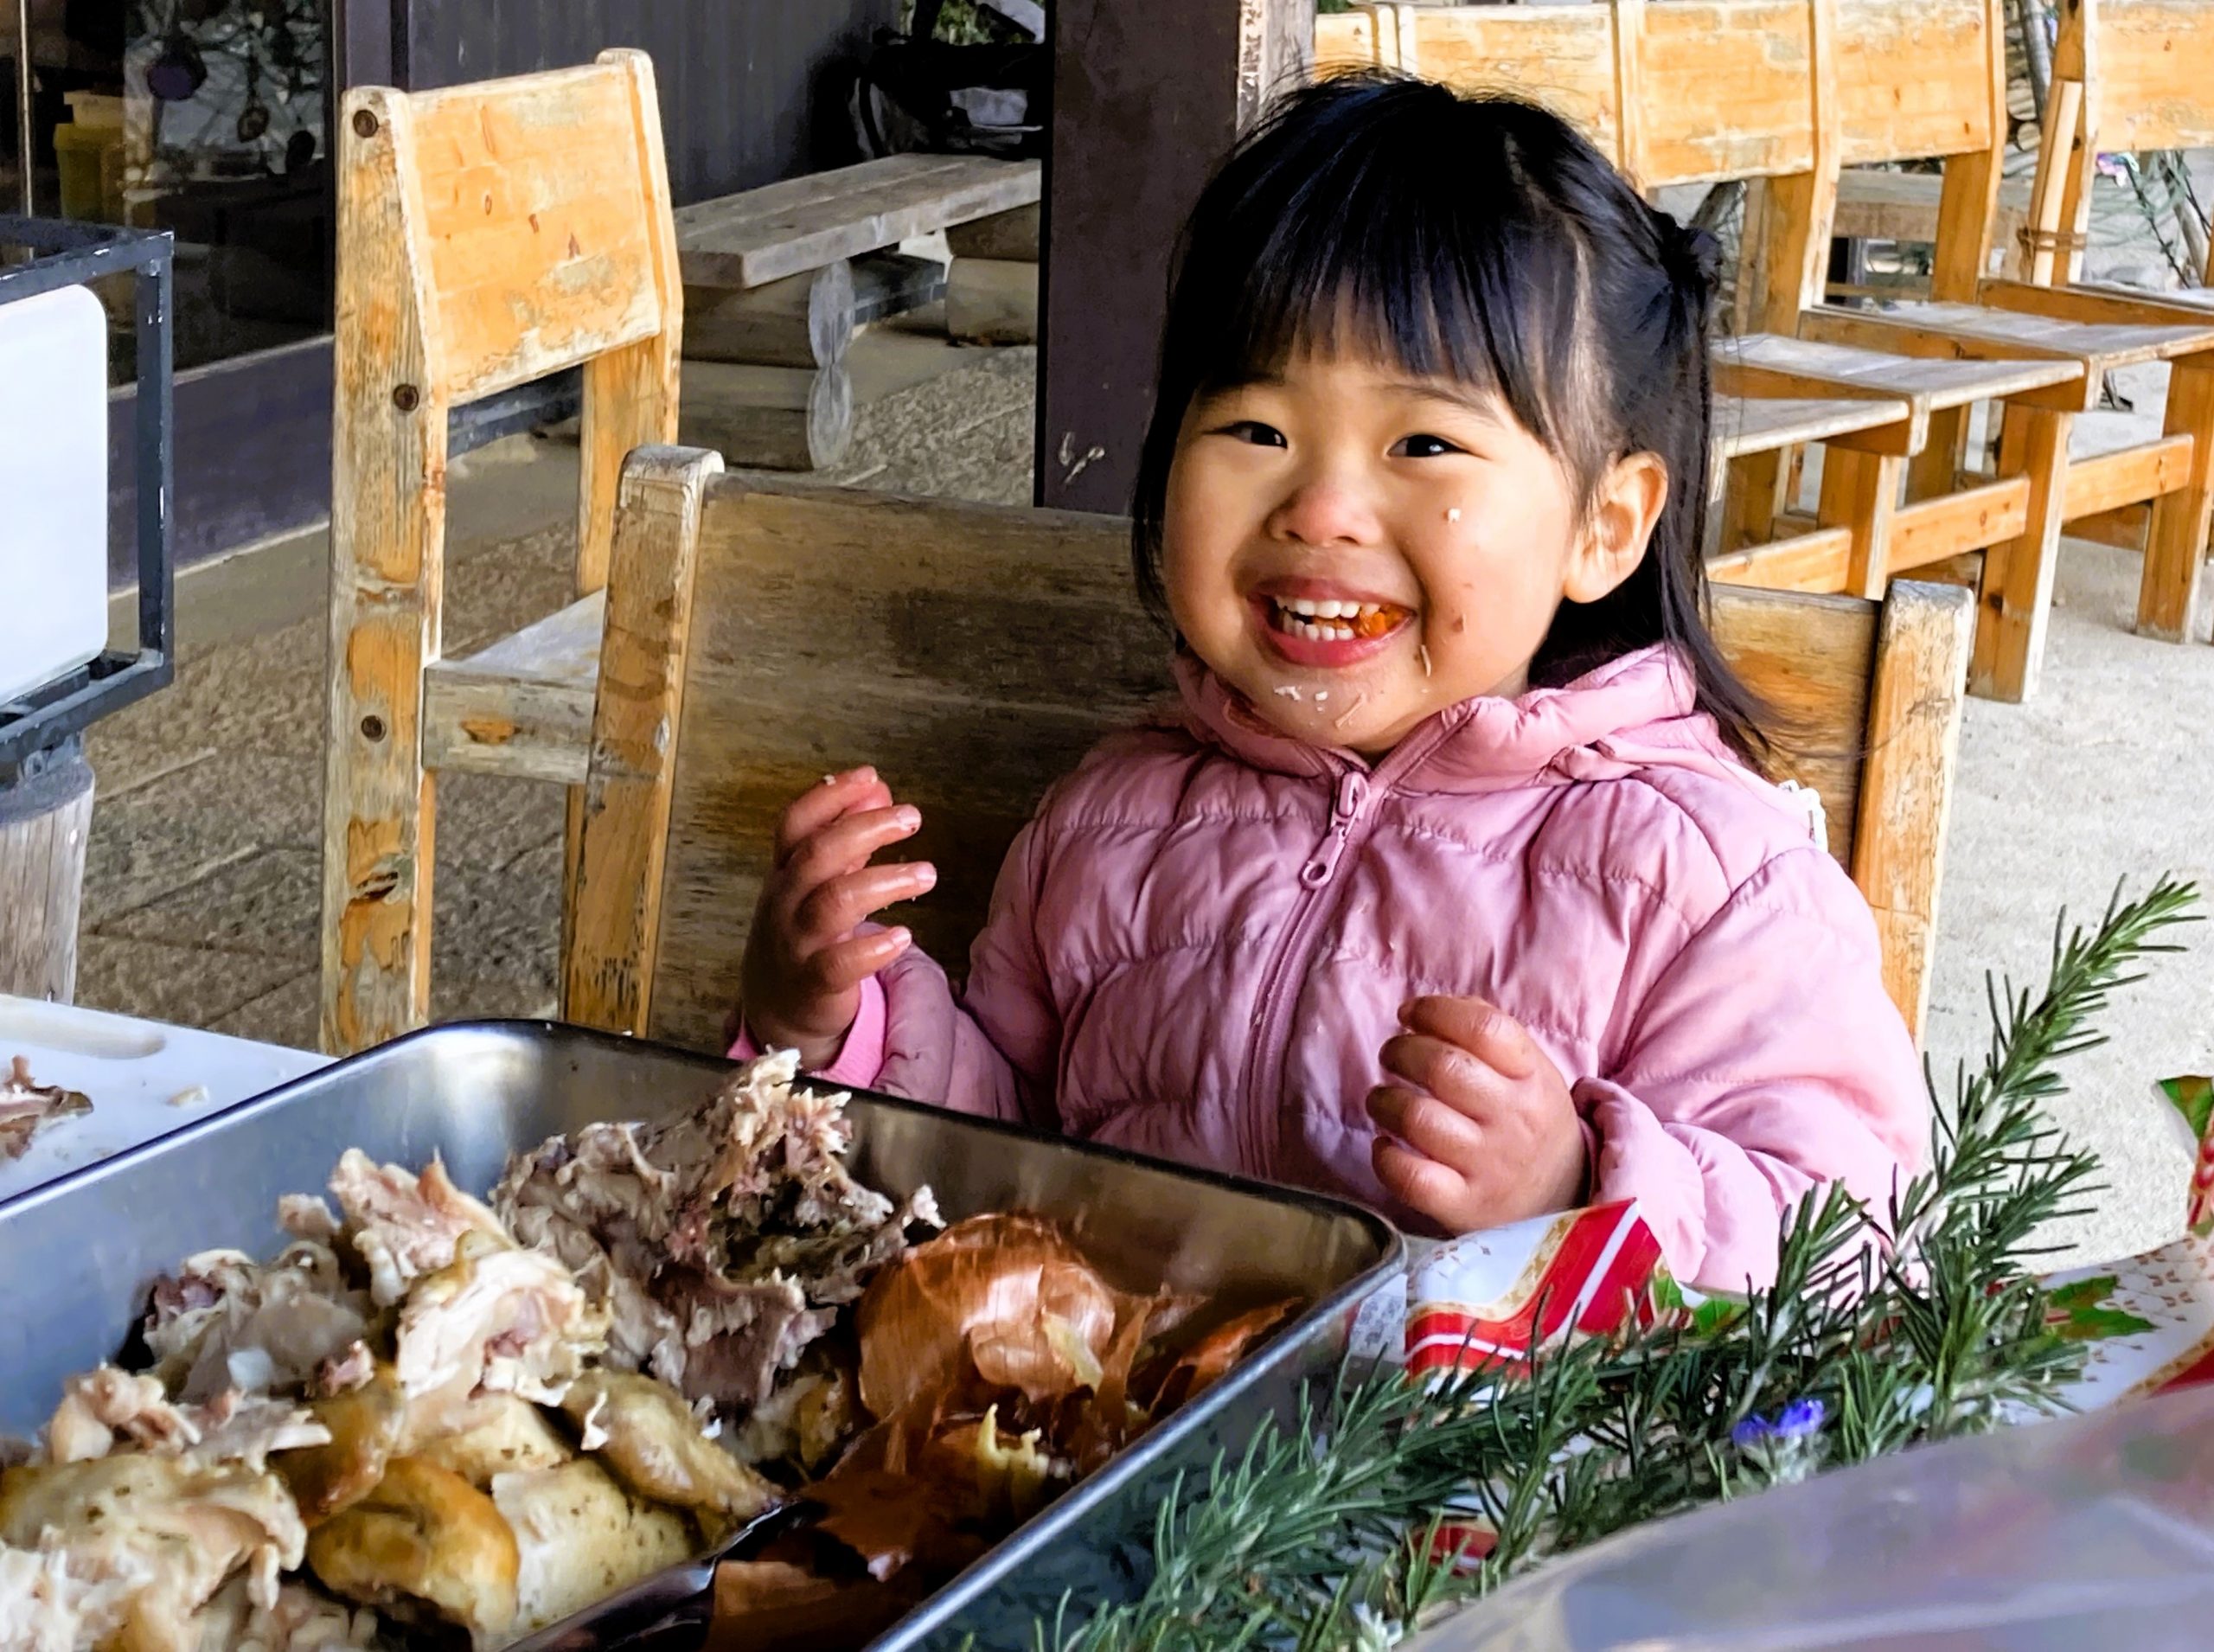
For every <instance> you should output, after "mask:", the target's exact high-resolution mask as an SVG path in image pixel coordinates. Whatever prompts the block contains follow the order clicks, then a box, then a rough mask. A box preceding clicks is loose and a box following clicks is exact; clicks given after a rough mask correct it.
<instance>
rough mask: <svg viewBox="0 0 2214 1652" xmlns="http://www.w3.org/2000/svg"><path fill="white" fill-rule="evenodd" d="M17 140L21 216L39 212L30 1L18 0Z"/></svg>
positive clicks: (27, 216)
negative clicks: (35, 192)
mask: <svg viewBox="0 0 2214 1652" xmlns="http://www.w3.org/2000/svg"><path fill="white" fill-rule="evenodd" d="M16 143H17V144H18V145H19V146H20V148H21V151H22V183H21V185H20V186H19V193H20V194H21V195H22V215H23V216H24V217H26V218H29V217H31V216H33V215H35V213H36V211H37V206H38V203H37V202H35V201H34V200H33V199H32V198H31V0H16Z"/></svg>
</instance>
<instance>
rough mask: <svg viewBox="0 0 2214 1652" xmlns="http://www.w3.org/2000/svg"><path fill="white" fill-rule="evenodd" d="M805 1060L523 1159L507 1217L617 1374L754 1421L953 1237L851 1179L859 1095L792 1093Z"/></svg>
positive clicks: (784, 1059)
mask: <svg viewBox="0 0 2214 1652" xmlns="http://www.w3.org/2000/svg"><path fill="white" fill-rule="evenodd" d="M797 1073H798V1064H797V1059H796V1058H795V1057H793V1056H791V1055H790V1054H789V1053H785V1054H780V1055H775V1056H770V1057H765V1058H764V1059H763V1060H758V1061H755V1062H752V1063H750V1064H749V1065H748V1066H745V1067H744V1068H741V1069H740V1070H739V1072H738V1073H736V1074H735V1075H734V1076H733V1078H732V1079H731V1081H730V1083H729V1084H728V1085H726V1087H725V1088H724V1089H723V1091H722V1092H721V1093H720V1094H719V1095H718V1096H717V1097H716V1098H715V1099H714V1101H713V1103H712V1104H711V1105H708V1106H707V1107H706V1108H703V1109H699V1110H695V1111H691V1112H688V1113H683V1114H680V1115H678V1116H676V1117H672V1118H669V1119H667V1120H664V1121H662V1122H661V1123H658V1124H588V1125H586V1126H585V1127H584V1128H583V1129H582V1130H578V1131H577V1132H575V1134H573V1136H569V1137H555V1138H554V1139H553V1140H551V1141H549V1142H547V1143H545V1145H544V1146H542V1147H541V1148H540V1149H538V1150H537V1151H536V1152H534V1153H532V1154H528V1155H525V1156H520V1157H519V1158H518V1159H517V1160H516V1161H515V1162H513V1163H512V1164H511V1165H510V1166H509V1172H508V1175H507V1178H506V1180H505V1181H502V1183H501V1184H500V1186H499V1188H497V1189H496V1191H495V1192H494V1194H493V1204H494V1207H495V1208H496V1210H497V1211H498V1212H499V1213H500V1214H501V1216H502V1218H503V1219H504V1220H506V1221H507V1222H508V1223H509V1226H510V1227H511V1228H512V1229H513V1231H514V1233H515V1236H516V1238H517V1239H519V1240H521V1241H522V1243H523V1244H526V1245H532V1246H534V1247H536V1248H540V1249H542V1250H546V1251H549V1252H552V1253H553V1254H554V1256H555V1257H557V1258H560V1261H561V1262H562V1263H563V1264H564V1265H566V1267H567V1268H568V1269H569V1270H570V1271H572V1272H573V1273H574V1274H575V1276H576V1277H577V1280H578V1283H579V1284H581V1285H582V1286H583V1287H584V1288H585V1290H587V1291H588V1292H590V1293H591V1294H592V1298H593V1300H594V1301H596V1302H598V1303H602V1304H604V1305H605V1308H606V1309H607V1313H608V1318H609V1336H608V1361H609V1362H610V1363H611V1365H614V1366H617V1367H620V1368H622V1369H625V1370H638V1371H648V1372H650V1373H653V1374H654V1375H656V1376H657V1377H660V1378H661V1379H662V1380H663V1381H665V1382H668V1383H670V1384H671V1385H673V1386H675V1387H676V1388H678V1389H679V1390H680V1391H681V1393H683V1394H684V1395H685V1396H686V1398H688V1399H695V1400H698V1399H706V1400H709V1401H711V1402H713V1405H715V1406H716V1407H717V1408H718V1410H719V1411H724V1412H729V1413H730V1414H732V1415H733V1417H742V1416H744V1415H745V1413H747V1412H751V1411H752V1409H754V1408H755V1407H757V1406H759V1405H764V1404H766V1403H768V1402H769V1401H770V1400H771V1399H772V1397H773V1396H774V1394H775V1393H776V1390H777V1384H778V1382H779V1381H780V1380H783V1379H784V1377H785V1376H786V1375H787V1374H788V1373H791V1372H792V1371H793V1370H794V1368H795V1367H797V1365H798V1363H799V1360H800V1356H801V1355H802V1354H803V1353H804V1352H805V1350H806V1349H807V1348H808V1346H809V1344H810V1343H811V1342H813V1341H816V1340H817V1339H818V1338H820V1337H822V1335H824V1334H825V1333H826V1332H828V1331H829V1329H831V1328H832V1326H833V1325H834V1324H835V1322H836V1321H837V1317H838V1315H837V1309H839V1308H841V1307H842V1306H843V1305H845V1304H847V1303H852V1302H854V1301H855V1300H857V1299H858V1298H859V1297H860V1296H861V1292H862V1290H864V1289H866V1288H867V1284H868V1280H869V1278H870V1277H872V1276H873V1274H874V1273H875V1272H876V1271H878V1270H880V1268H882V1267H883V1266H884V1265H885V1264H886V1263H887V1262H889V1261H891V1260H893V1258H896V1257H897V1256H899V1254H900V1252H902V1251H904V1250H905V1247H906V1244H907V1234H908V1233H909V1231H910V1230H911V1229H912V1228H916V1227H922V1228H935V1227H937V1226H939V1221H938V1215H937V1206H936V1204H935V1202H934V1201H932V1200H931V1196H930V1193H929V1190H928V1189H927V1188H924V1189H919V1190H918V1192H917V1193H916V1194H914V1196H913V1197H912V1198H911V1199H910V1200H909V1201H907V1202H906V1203H905V1204H904V1205H900V1206H896V1207H895V1206H894V1205H893V1201H891V1200H889V1199H887V1198H886V1197H885V1196H884V1195H883V1194H880V1193H878V1192H875V1191H874V1190H873V1189H871V1188H865V1187H863V1186H861V1183H859V1182H858V1181H854V1178H853V1175H852V1174H851V1173H850V1172H849V1171H848V1169H847V1168H846V1163H845V1153H846V1149H847V1148H848V1145H849V1144H850V1143H851V1140H852V1134H853V1128H852V1125H851V1124H849V1123H848V1121H847V1119H846V1117H845V1114H844V1106H845V1098H844V1097H843V1096H842V1095H839V1094H835V1093H822V1092H815V1091H812V1090H806V1089H801V1088H797V1087H795V1085H794V1082H793V1080H794V1079H795V1078H796V1077H797Z"/></svg>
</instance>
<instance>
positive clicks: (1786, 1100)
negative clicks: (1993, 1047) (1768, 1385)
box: [1576, 846, 1930, 1291]
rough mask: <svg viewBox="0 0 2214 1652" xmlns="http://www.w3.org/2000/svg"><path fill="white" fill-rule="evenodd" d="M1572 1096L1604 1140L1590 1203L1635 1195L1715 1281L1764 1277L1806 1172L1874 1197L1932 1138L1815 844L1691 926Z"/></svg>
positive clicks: (1873, 941)
mask: <svg viewBox="0 0 2214 1652" xmlns="http://www.w3.org/2000/svg"><path fill="white" fill-rule="evenodd" d="M1576 1097H1577V1104H1578V1106H1579V1107H1580V1108H1581V1110H1582V1111H1583V1112H1584V1117H1585V1118H1586V1120H1587V1121H1588V1122H1589V1124H1590V1126H1591V1128H1592V1130H1593V1131H1594V1132H1595V1133H1596V1135H1597V1139H1598V1153H1597V1161H1596V1163H1595V1164H1594V1167H1593V1181H1594V1199H1595V1202H1606V1201H1611V1200H1618V1199H1624V1198H1633V1197H1634V1198H1635V1199H1636V1200H1637V1201H1638V1202H1639V1205H1640V1207H1641V1209H1642V1212H1643V1214H1644V1216H1645V1219H1646V1220H1647V1221H1648V1223H1649V1224H1650V1225H1651V1226H1652V1228H1653V1231H1654V1237H1655V1238H1656V1239H1658V1240H1659V1241H1660V1247H1661V1250H1662V1252H1663V1253H1664V1254H1665V1255H1666V1256H1667V1259H1668V1265H1669V1266H1670V1268H1671V1269H1672V1270H1673V1271H1674V1272H1675V1274H1676V1276H1677V1277H1679V1278H1682V1279H1687V1280H1690V1281H1692V1282H1693V1283H1695V1284H1701V1285H1705V1286H1706V1287H1707V1288H1709V1289H1711V1290H1729V1291H1743V1290H1746V1289H1747V1288H1748V1287H1749V1286H1758V1285H1765V1284H1769V1282H1770V1281H1772V1280H1773V1279H1774V1277H1775V1275H1776V1243H1777V1232H1778V1228H1779V1226H1780V1225H1781V1222H1782V1215H1783V1213H1784V1212H1785V1211H1786V1210H1788V1208H1789V1207H1791V1206H1792V1205H1794V1204H1795V1203H1796V1202H1797V1201H1798V1200H1799V1199H1800V1198H1801V1195H1803V1194H1806V1193H1807V1192H1808V1190H1809V1189H1810V1188H1813V1187H1814V1186H1815V1185H1816V1184H1817V1183H1820V1182H1824V1181H1843V1182H1844V1183H1845V1184H1846V1187H1847V1188H1849V1189H1850V1190H1851V1191H1852V1193H1853V1194H1857V1195H1858V1196H1859V1198H1861V1199H1863V1200H1865V1201H1868V1203H1869V1204H1870V1206H1871V1207H1872V1208H1873V1209H1875V1210H1877V1211H1878V1212H1880V1211H1882V1210H1883V1209H1884V1207H1885V1206H1886V1204H1887V1202H1888V1201H1889V1200H1890V1197H1891V1192H1892V1190H1893V1188H1894V1186H1895V1184H1896V1183H1897V1181H1899V1180H1900V1179H1902V1178H1903V1177H1904V1175H1909V1174H1911V1173H1912V1171H1913V1170H1914V1169H1916V1168H1917V1167H1918V1166H1919V1165H1920V1163H1921V1162H1922V1160H1923V1156H1924V1155H1925V1154H1926V1152H1927V1149H1928V1144H1929V1121H1930V1105H1929V1090H1928V1087H1927V1085H1926V1084H1925V1083H1924V1081H1923V1073H1922V1065H1921V1062H1920V1060H1919V1059H1918V1057H1917V1056H1916V1053H1915V1048H1914V1041H1913V1039H1912V1038H1911V1037H1910V1035H1909V1034H1908V1032H1907V1028H1906V1023H1905V1022H1904V1021H1903V1020H1902V1019H1901V1018H1900V1015H1899V1013H1898V1011H1897V1009H1896V1008H1894V1007H1893V1006H1892V1003H1891V999H1890V997H1889V996H1888V995H1887V994H1886V992H1885V991H1884V982H1883V971H1882V968H1881V964H1880V955H1879V951H1878V943H1877V937H1876V925H1875V920H1874V919H1873V918H1872V916H1871V915H1870V913H1869V912H1868V908H1867V906H1866V905H1865V902H1864V901H1863V900H1861V898H1860V894H1859V891H1858V890H1857V889H1855V888H1854V887H1853V886H1852V882H1851V880H1849V879H1847V878H1846V875H1845V874H1844V872H1843V870H1842V869H1841V868H1840V867H1839V866H1838V864H1837V863H1836V862H1835V861H1833V860H1831V859H1830V857H1829V856H1828V855H1826V854H1824V853H1823V852H1822V851H1821V850H1820V849H1819V848H1813V847H1811V846H1810V847H1808V848H1805V849H1792V850H1790V851H1788V852H1787V853H1785V854H1783V855H1778V856H1777V857H1776V859H1775V860H1773V861H1769V864H1768V865H1767V866H1765V867H1764V868H1762V869H1761V871H1760V872H1758V873H1756V874H1755V875H1754V876H1753V877H1752V878H1750V879H1749V880H1747V881H1746V882H1745V883H1744V885H1743V886H1742V887H1740V888H1738V890H1737V892H1736V893H1734V894H1733V895H1732V896H1731V899H1730V900H1729V901H1728V902H1727V903H1726V904H1725V905H1724V906H1723V907H1722V909H1721V910H1720V911H1719V912H1717V913H1716V914H1715V915H1714V917H1713V918H1712V919H1710V920H1709V921H1708V922H1707V923H1706V925H1705V926H1704V927H1703V928H1701V929H1700V930H1699V932H1697V933H1695V934H1694V935H1693V936H1692V938H1691V940H1690V941H1689V942H1688V943H1686V945H1685V946H1684V949H1683V951H1681V952H1680V954H1679V955H1678V956H1677V957H1676V958H1675V959H1674V961H1673V963H1671V964H1669V965H1668V966H1667V969H1666V970H1664V971H1663V972H1662V974H1661V975H1660V978H1659V979H1658V980H1657V981H1656V982H1655V983H1654V987H1653V989H1652V990H1651V991H1650V992H1649V993H1648V995H1647V996H1646V999H1645V1001H1644V1002H1643V1003H1642V1004H1641V1006H1640V1007H1639V1008H1638V1010H1637V1013H1636V1015H1635V1019H1634V1021H1633V1023H1632V1026H1631V1029H1630V1033H1629V1038H1628V1040H1627V1041H1626V1042H1625V1045H1624V1047H1623V1049H1622V1053H1621V1054H1620V1056H1619V1057H1618V1058H1617V1060H1616V1063H1615V1066H1614V1070H1613V1071H1612V1072H1610V1073H1607V1074H1605V1075H1604V1076H1603V1077H1598V1078H1593V1079H1585V1080H1584V1081H1583V1082H1582V1083H1580V1084H1578V1085H1577V1086H1576Z"/></svg>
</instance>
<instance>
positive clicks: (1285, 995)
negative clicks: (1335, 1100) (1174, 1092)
mask: <svg viewBox="0 0 2214 1652" xmlns="http://www.w3.org/2000/svg"><path fill="white" fill-rule="evenodd" d="M1452 732H1453V731H1452V727H1450V726H1449V725H1448V724H1446V723H1445V722H1444V721H1443V720H1438V722H1437V725H1436V726H1435V727H1432V728H1431V729H1430V731H1429V732H1428V733H1422V734H1417V736H1415V737H1414V738H1413V739H1411V740H1407V741H1405V742H1404V743H1403V744H1401V745H1400V746H1398V747H1397V748H1395V749H1394V750H1393V751H1392V753H1391V754H1390V755H1389V756H1388V757H1386V758H1385V759H1384V761H1383V762H1381V763H1379V765H1377V766H1376V767H1375V768H1374V769H1373V770H1369V771H1363V770H1360V769H1347V770H1345V771H1344V772H1341V773H1340V775H1339V776H1338V780H1337V786H1336V790H1335V791H1334V792H1333V793H1332V796H1331V802H1330V825H1329V829H1328V831H1327V832H1325V833H1324V834H1323V836H1322V838H1321V842H1318V843H1317V844H1316V845H1315V850H1314V852H1313V853H1312V854H1311V855H1309V856H1308V857H1307V862H1306V864H1305V865H1303V866H1302V867H1301V868H1299V883H1300V897H1299V900H1298V903H1297V904H1296V906H1294V907H1293V908H1292V912H1291V917H1290V919H1289V921H1288V922H1286V924H1285V925H1284V929H1283V939H1281V940H1279V941H1278V942H1277V950H1276V952H1275V955H1274V956H1273V957H1270V960H1269V967H1268V970H1267V972H1266V973H1265V974H1264V975H1263V976H1262V977H1261V990H1260V993H1259V996H1257V997H1256V998H1255V999H1254V1001H1253V1042H1252V1046H1251V1049H1250V1051H1249V1052H1248V1053H1247V1055H1246V1060H1245V1098H1244V1099H1245V1110H1244V1111H1245V1117H1244V1119H1243V1121H1242V1129H1241V1131H1240V1133H1241V1134H1242V1135H1243V1136H1244V1137H1245V1151H1244V1153H1243V1154H1242V1157H1243V1159H1244V1161H1245V1164H1246V1166H1247V1167H1249V1173H1250V1174H1251V1175H1256V1176H1259V1177H1264V1178H1265V1177H1268V1176H1270V1175H1273V1174H1274V1170H1275V1159H1276V1154H1275V1153H1274V1151H1273V1149H1274V1145H1275V1143H1276V1141H1277V1139H1278V1138H1279V1137H1281V1135H1282V1132H1283V1121H1282V1115H1283V1066H1284V1056H1285V1053H1286V1046H1287V1045H1288V1044H1289V1036H1288V1033H1287V1030H1286V1028H1285V1026H1284V1021H1285V1020H1286V1018H1287V1017H1288V1016H1289V1015H1290V1013H1291V1007H1292V1004H1293V1002H1294V1001H1295V1000H1296V998H1297V997H1298V992H1297V986H1298V982H1299V980H1300V978H1301V977H1302V976H1303V975H1304V974H1305V966H1306V964H1307V962H1308V958H1307V954H1308V951H1309V949H1310V948H1311V947H1312V945H1313V944H1314V939H1315V929H1316V928H1317V927H1318V926H1319V925H1320V923H1321V918H1322V916H1323V912H1324V903H1323V896H1324V894H1325V893H1327V892H1328V890H1329V887H1330V886H1331V884H1332V883H1333V882H1334V880H1335V879H1336V877H1337V874H1338V868H1339V867H1340V866H1341V865H1342V864H1343V863H1344V861H1345V858H1346V854H1347V850H1348V849H1350V848H1352V847H1353V838H1354V836H1355V834H1356V832H1358V833H1360V835H1361V836H1366V828H1367V826H1368V825H1369V824H1370V821H1369V813H1370V806H1371V805H1372V804H1374V803H1375V801H1376V800H1377V798H1378V797H1381V796H1382V795H1383V794H1384V793H1385V792H1386V791H1390V790H1391V789H1392V786H1393V785H1394V784H1397V782H1398V779H1399V778H1400V777H1401V776H1402V775H1405V774H1407V773H1409V772H1412V771H1413V770H1415V769H1417V768H1418V767H1420V766H1421V765H1422V764H1423V763H1424V761H1425V760H1426V759H1428V758H1429V757H1430V753H1431V752H1435V751H1436V750H1437V748H1438V747H1439V746H1442V745H1443V744H1444V742H1445V740H1446V739H1447V738H1448V737H1449V735H1450V734H1451V733H1452ZM1295 965H1296V966H1298V967H1297V968H1295V967H1294V966H1295ZM1264 1117H1266V1118H1267V1119H1268V1120H1269V1121H1270V1124H1272V1125H1273V1126H1274V1128H1273V1130H1271V1131H1270V1140H1269V1142H1268V1143H1265V1144H1264V1143H1263V1142H1262V1141H1261V1140H1260V1139H1259V1137H1260V1133H1261V1130H1262V1128H1263V1126H1262V1124H1261V1123H1260V1121H1261V1120H1262V1119H1263V1118H1264ZM1264 1145H1265V1148H1266V1149H1268V1150H1264Z"/></svg>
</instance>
